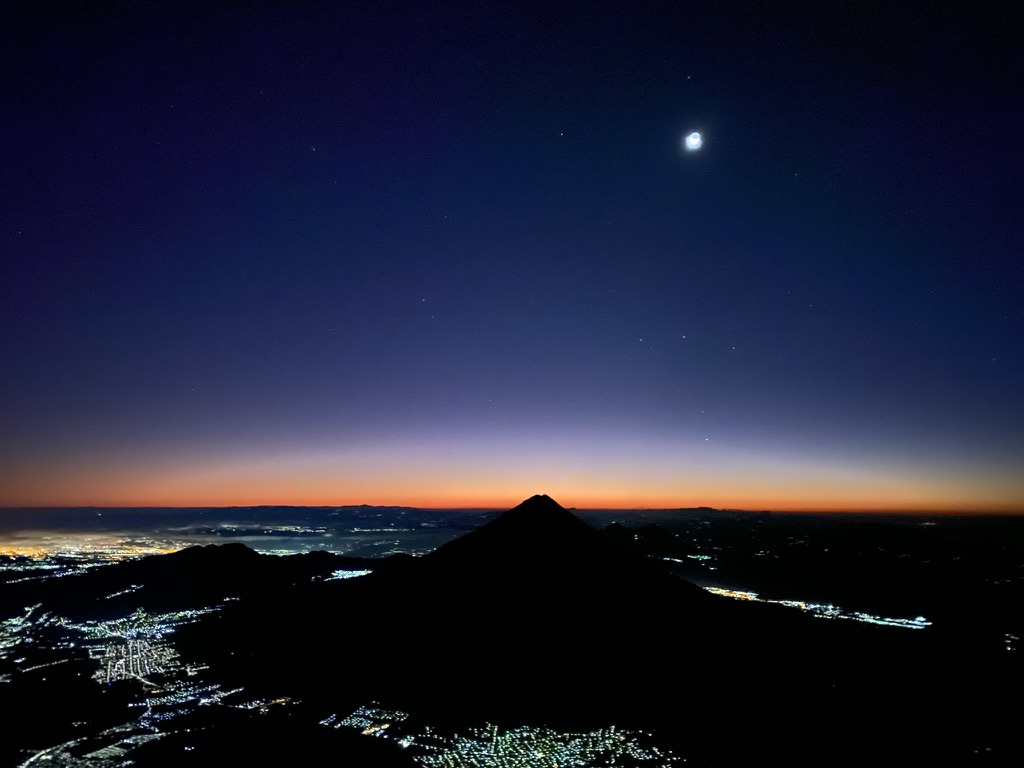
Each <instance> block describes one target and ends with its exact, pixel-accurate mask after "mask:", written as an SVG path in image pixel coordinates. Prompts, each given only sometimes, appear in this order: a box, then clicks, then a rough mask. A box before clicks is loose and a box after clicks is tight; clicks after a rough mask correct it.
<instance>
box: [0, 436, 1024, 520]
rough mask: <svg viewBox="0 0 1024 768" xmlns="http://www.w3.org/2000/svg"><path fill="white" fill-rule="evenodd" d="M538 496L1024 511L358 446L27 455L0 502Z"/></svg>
mask: <svg viewBox="0 0 1024 768" xmlns="http://www.w3.org/2000/svg"><path fill="white" fill-rule="evenodd" d="M727 459H728V460H727ZM680 467H687V469H686V470H685V471H684V470H682V469H680ZM535 493H546V494H548V495H549V496H551V497H552V498H554V499H555V500H556V501H558V502H559V503H560V504H562V505H563V506H565V507H575V508H578V509H678V508H688V507H713V508H716V509H736V510H750V511H775V512H913V513H951V512H961V513H969V512H983V513H1000V514H1021V513H1024V482H1022V481H1021V480H1020V479H1018V477H1017V475H1016V474H1015V473H1012V472H1010V471H1009V470H1007V469H998V470H997V469H993V470H986V472H985V473H983V472H982V471H979V470H976V469H975V470H970V469H965V470H961V471H959V473H958V472H956V471H955V468H954V470H953V471H951V470H949V469H948V468H946V467H934V468H933V467H931V466H927V467H924V468H922V467H915V468H912V469H899V468H895V469H894V468H893V467H892V466H889V465H887V464H884V463H881V462H877V463H870V464H868V463H863V462H862V463H859V464H858V463H854V462H839V461H832V462H831V463H826V462H824V461H822V462H820V463H815V462H812V461H809V460H806V459H800V458H799V457H788V458H785V459H779V458H777V457H775V456H770V457H767V458H765V457H759V456H755V457H736V458H734V457H732V456H729V457H719V458H718V459H716V460H715V461H709V460H703V462H702V460H701V458H700V457H690V456H667V457H659V458H658V459H657V460H656V461H640V460H638V459H635V458H633V457H632V456H631V455H630V454H629V453H628V452H620V453H618V454H612V455H605V454H601V453H597V452H595V453H594V454H593V455H583V456H580V455H578V452H577V453H575V454H574V453H573V452H572V451H569V450H564V451H561V452H552V453H548V454H545V453H540V452H535V453H530V452H529V451H525V450H523V451H517V452H515V453H514V455H512V456H510V457H509V458H507V459H505V460H499V459H498V458H497V457H494V456H491V457H489V459H488V460H485V459H483V458H481V457H478V456H476V455H474V454H473V453H472V452H470V451H467V452H465V453H463V454H458V453H441V452H437V453H436V454H435V453H432V452H430V451H427V450H424V449H422V447H420V446H417V447H416V450H402V449H395V450H394V453H384V452H383V451H382V452H379V453H372V452H367V451H364V452H362V453H359V454H351V455H338V454H335V455H291V454H281V455H273V456H262V457H241V458H240V457H234V456H231V457H191V458H178V459H176V460H173V461H166V460H165V461H153V460H150V461H147V460H145V459H138V460H135V461H133V460H132V459H120V460H114V459H113V458H110V457H106V458H104V457H95V458H94V459H93V460H92V461H82V462H78V463H75V464H74V465H70V466H69V465H64V466H62V467H59V468H58V467H53V466H50V465H43V464H41V463H40V464H32V463H30V462H25V463H23V465H22V466H20V467H10V466H8V467H6V468H4V469H2V470H0V506H6V507H71V506H97V507H228V506H347V505H353V504H371V505H379V506H409V507H421V508H435V509H459V508H465V509H508V508H510V507H513V506H515V505H516V504H518V503H519V502H521V501H522V500H523V499H525V498H527V497H529V496H532V495H533V494H535Z"/></svg>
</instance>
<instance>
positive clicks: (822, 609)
mask: <svg viewBox="0 0 1024 768" xmlns="http://www.w3.org/2000/svg"><path fill="white" fill-rule="evenodd" d="M705 589H707V591H708V592H711V593H712V594H714V595H720V596H721V597H731V598H733V599H736V600H752V601H754V602H758V603H773V604H775V605H784V606H786V607H787V608H797V609H799V610H801V611H806V612H807V613H810V614H811V615H812V616H817V617H818V618H822V619H848V620H850V621H861V622H864V623H865V624H879V625H881V626H886V627H902V628H904V629H925V628H926V627H930V626H931V624H932V623H931V622H930V621H928V619H926V618H925V617H924V616H917V617H916V618H913V619H895V618H890V617H888V616H875V615H874V614H870V613H865V612H863V611H846V610H843V609H842V608H838V607H836V606H834V605H830V604H829V603H808V602H805V601H804V600H769V599H767V598H764V597H759V596H758V594H757V593H756V592H748V591H745V590H737V589H722V588H721V587H705Z"/></svg>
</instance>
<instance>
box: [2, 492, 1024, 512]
mask: <svg viewBox="0 0 1024 768" xmlns="http://www.w3.org/2000/svg"><path fill="white" fill-rule="evenodd" d="M526 498H531V497H529V496H528V497H526ZM524 500H525V499H524ZM555 501H556V503H558V500H557V499H555ZM519 503H522V502H516V504H512V505H511V506H504V505H476V506H474V505H465V504H461V505H456V506H436V505H428V506H417V505H415V504H368V503H365V502H360V503H358V504H344V503H343V504H339V503H332V504H295V503H286V504H273V503H269V504H117V505H114V504H11V505H7V504H0V514H2V513H3V512H5V511H9V510H26V511H27V510H49V509H53V510H58V509H62V510H74V509H100V510H124V509H153V510H179V509H180V510H184V509H261V508H269V507H278V508H289V509H332V508H355V507H369V508H376V509H384V508H399V509H415V510H423V511H445V512H502V511H506V510H509V509H512V508H513V507H515V506H516V505H517V504H519ZM559 506H562V505H561V503H559ZM564 509H567V510H573V511H578V512H679V511H692V510H708V511H710V512H722V513H735V514H748V515H762V514H774V515H911V516H939V517H948V516H957V515H969V516H983V517H1010V516H1018V515H1024V508H1017V507H1013V508H1005V509H998V508H996V509H993V508H978V509H934V508H908V507H873V508H864V507H821V508H818V507H814V508H812V507H804V508H799V509H793V508H788V509H787V508H776V509H758V508H740V507H713V506H709V505H706V504H697V505H693V506H673V507H661V506H654V507H651V506H585V507H576V506H566V507H564Z"/></svg>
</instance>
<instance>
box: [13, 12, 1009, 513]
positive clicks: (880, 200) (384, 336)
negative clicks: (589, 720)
mask: <svg viewBox="0 0 1024 768" xmlns="http://www.w3.org/2000/svg"><path fill="white" fill-rule="evenodd" d="M88 5H90V6H91V5H97V6H102V7H101V8H92V7H90V8H88V9H84V10H80V11H76V12H70V13H69V12H65V11H63V10H61V6H60V5H58V4H52V3H26V4H24V5H23V6H21V7H20V9H19V10H12V9H11V7H10V6H9V5H8V6H5V10H4V11H2V12H0V13H2V16H0V19H2V25H3V28H4V29H5V34H4V38H5V41H4V46H3V47H2V51H0V73H2V74H0V115H2V123H0V124H2V126H3V130H2V132H0V211H2V215H0V267H2V272H0V371H2V375H0V403H2V405H0V504H2V505H84V504H98V505H140V504H151V505H222V504H223V505H227V504H281V503H284V504H288V503H291V504H342V503H372V504H385V503H395V504H409V505H420V506H448V507H454V506H495V507H507V506H510V505H512V504H514V503H516V502H518V501H520V500H521V499H522V498H525V497H526V496H529V495H531V494H533V493H539V492H545V493H549V494H551V495H552V496H554V497H555V498H556V499H558V501H560V502H561V503H562V504H564V505H566V506H570V505H571V506H580V507H588V506H589V507H600V506H627V507H630V506H649V507H680V506H697V505H709V506H717V507H732V508H747V509H780V510H781V509H872V510H873V509H934V510H1012V511H1024V262H1022V254H1024V191H1022V190H1024V148H1022V136H1024V99H1022V97H1021V94H1022V93H1024V53H1022V51H1024V46H1022V42H1021V40H1022V38H1021V32H1020V30H1021V29H1022V28H1024V18H1022V14H1021V12H1020V11H1017V10H1014V9H1013V8H1012V7H1011V6H1013V5H1014V4H1012V3H1007V2H993V3H983V2H970V3H943V4H940V5H939V7H937V8H930V9H928V10H927V15H919V12H921V13H923V12H924V9H923V7H922V6H920V5H919V4H914V3H902V2H894V3H891V4H885V3H853V2H846V3H843V2H836V3H806V4H793V3H753V2H751V3H746V2H743V3H735V4H730V3H714V2H696V3H682V2H679V3H666V4H665V5H657V4H643V3H640V4H637V3H601V2H596V3H588V4H581V5H579V6H573V5H571V4H559V3H551V4H532V3H531V4H521V5H520V4H515V3H480V4H474V3H466V4H444V5H443V6H442V5H441V4H432V3H395V4H390V5H389V4H384V3H376V2H374V3H333V4H327V3H324V4H319V3H306V4H299V3H280V4H276V3H272V4H266V5H263V6H261V7H260V8H259V9H256V10H254V9H252V8H243V7H242V6H243V4H242V3H197V4H195V5H194V6H191V7H186V6H190V4H187V3H168V4H167V5H166V6H165V7H164V9H163V10H161V9H159V8H158V7H157V4H156V3H138V2H132V3H121V4H118V3H102V4H88ZM456 5H465V6H469V7H468V8H463V9H460V10H455V9H454V6H456ZM546 5H550V6H552V7H545V6H546ZM692 131H699V132H700V133H701V134H702V136H703V145H702V146H701V148H700V149H699V150H696V151H687V150H686V149H685V147H684V145H683V138H684V137H685V136H686V135H687V134H689V133H690V132H692Z"/></svg>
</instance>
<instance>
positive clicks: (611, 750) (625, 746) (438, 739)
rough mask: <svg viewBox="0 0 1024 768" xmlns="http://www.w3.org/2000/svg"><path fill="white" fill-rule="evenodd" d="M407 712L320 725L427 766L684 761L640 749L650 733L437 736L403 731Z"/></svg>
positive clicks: (526, 730) (531, 731)
mask: <svg viewBox="0 0 1024 768" xmlns="http://www.w3.org/2000/svg"><path fill="white" fill-rule="evenodd" d="M407 718H408V714H407V713H405V712H398V711H395V710H388V709H384V708H381V707H378V706H364V707H360V708H359V709H357V710H356V711H355V712H353V713H352V714H351V715H348V716H347V717H344V718H341V719H335V716H333V715H332V716H330V717H328V718H327V719H325V720H323V721H322V722H321V725H329V726H332V727H334V728H341V727H347V728H354V729H356V730H358V731H359V732H360V733H362V734H364V735H366V736H377V737H381V738H390V739H393V740H395V741H396V742H397V743H398V744H399V746H401V747H403V748H404V749H407V750H409V752H410V754H411V755H412V756H413V758H414V759H415V760H416V761H417V762H419V763H420V764H421V765H423V766H425V767H426V768H485V766H502V768H551V766H558V768H585V767H592V768H598V767H599V766H613V765H616V764H622V763H621V761H622V760H623V759H625V758H629V759H630V760H632V763H630V764H633V763H636V764H641V765H643V764H651V765H652V766H658V767H659V768H662V767H664V766H669V765H672V764H675V763H677V762H685V760H684V759H683V758H679V757H675V756H673V755H671V754H670V753H668V752H665V751H663V750H661V749H659V748H658V747H656V746H643V742H644V741H645V740H650V739H651V737H652V734H649V733H641V732H638V731H630V730H623V729H620V728H616V727H615V726H611V727H609V728H601V729H598V730H595V731H587V732H583V733H571V732H559V731H555V730H552V729H550V728H537V727H532V726H520V727H518V728H511V729H507V730H506V729H502V728H500V727H499V726H497V725H493V724H487V725H486V726H484V727H481V728H473V729H471V730H469V731H468V732H467V733H465V734H454V735H450V734H441V733H439V732H437V731H435V730H434V729H432V728H430V727H429V726H428V727H426V728H424V729H423V730H422V731H419V732H415V733H410V732H406V731H403V730H402V723H403V722H404V721H406V719H407Z"/></svg>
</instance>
